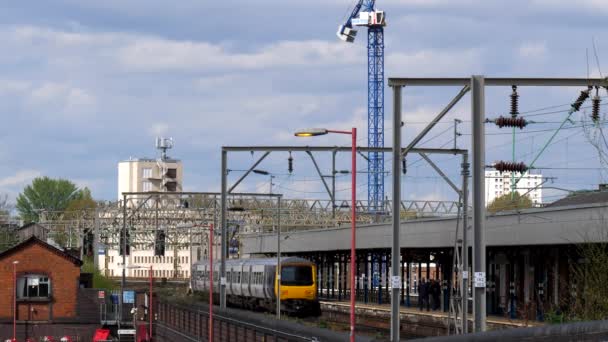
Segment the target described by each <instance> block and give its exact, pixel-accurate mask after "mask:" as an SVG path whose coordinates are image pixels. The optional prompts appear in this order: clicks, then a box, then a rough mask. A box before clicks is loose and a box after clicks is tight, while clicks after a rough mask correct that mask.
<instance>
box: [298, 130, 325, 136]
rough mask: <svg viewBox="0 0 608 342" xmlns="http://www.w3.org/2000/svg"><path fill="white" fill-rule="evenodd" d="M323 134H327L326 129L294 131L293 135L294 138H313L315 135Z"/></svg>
mask: <svg viewBox="0 0 608 342" xmlns="http://www.w3.org/2000/svg"><path fill="white" fill-rule="evenodd" d="M325 134H327V129H325V128H307V129H302V130H299V131H296V132H295V134H294V135H295V136H296V137H315V136H317V135H325Z"/></svg>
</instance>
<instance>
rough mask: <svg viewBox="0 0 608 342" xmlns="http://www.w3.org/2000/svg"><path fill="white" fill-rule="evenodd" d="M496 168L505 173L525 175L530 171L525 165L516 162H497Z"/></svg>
mask: <svg viewBox="0 0 608 342" xmlns="http://www.w3.org/2000/svg"><path fill="white" fill-rule="evenodd" d="M494 168H495V169H496V170H497V171H500V172H505V171H510V172H519V173H524V172H526V171H527V170H528V166H526V164H524V163H514V162H506V161H497V162H495V163H494Z"/></svg>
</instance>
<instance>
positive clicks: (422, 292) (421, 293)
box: [418, 278, 428, 311]
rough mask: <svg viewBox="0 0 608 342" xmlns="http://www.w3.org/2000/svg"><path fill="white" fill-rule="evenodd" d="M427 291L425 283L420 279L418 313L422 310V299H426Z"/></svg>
mask: <svg viewBox="0 0 608 342" xmlns="http://www.w3.org/2000/svg"><path fill="white" fill-rule="evenodd" d="M427 289H428V286H426V281H425V280H424V278H422V279H421V280H420V282H419V283H418V308H419V309H420V311H422V310H423V309H424V299H425V298H428V294H427ZM427 300H428V299H427Z"/></svg>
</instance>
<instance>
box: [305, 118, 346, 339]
mask: <svg viewBox="0 0 608 342" xmlns="http://www.w3.org/2000/svg"><path fill="white" fill-rule="evenodd" d="M328 133H339V134H350V135H351V139H352V141H351V163H352V172H351V223H350V341H351V342H354V341H355V290H354V289H355V258H356V256H355V249H356V246H357V244H356V236H357V234H356V227H357V225H356V221H357V220H356V219H357V210H356V209H357V206H356V203H357V128H355V127H353V128H352V129H351V131H350V132H349V131H336V130H329V129H324V128H311V129H306V130H302V131H298V132H296V133H295V136H296V137H313V136H317V135H325V134H328Z"/></svg>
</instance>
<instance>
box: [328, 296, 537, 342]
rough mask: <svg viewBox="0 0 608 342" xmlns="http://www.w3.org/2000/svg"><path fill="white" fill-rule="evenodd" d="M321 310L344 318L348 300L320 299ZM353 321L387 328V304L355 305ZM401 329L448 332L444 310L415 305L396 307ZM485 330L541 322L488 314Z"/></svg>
mask: <svg viewBox="0 0 608 342" xmlns="http://www.w3.org/2000/svg"><path fill="white" fill-rule="evenodd" d="M320 303H321V311H322V313H323V316H324V317H327V318H330V319H332V320H338V319H342V320H344V319H348V315H347V314H348V313H349V312H350V303H349V302H345V301H323V300H322V301H321V302H320ZM355 308H356V309H355V311H356V317H357V324H358V325H361V326H365V327H367V328H378V329H390V304H382V305H378V304H362V303H357V304H356V305H355ZM399 313H400V319H401V331H402V333H404V334H407V335H408V336H416V337H423V336H424V337H426V336H444V335H447V333H448V323H449V320H448V312H444V311H440V310H437V311H433V310H431V311H426V309H425V310H424V311H421V310H419V309H418V307H404V306H400V307H399ZM468 320H469V331H472V329H473V315H472V313H469V319H468ZM486 324H487V327H488V330H500V329H509V328H521V327H536V326H541V325H544V323H542V322H537V321H531V320H528V321H526V320H521V319H511V318H509V317H502V316H488V317H487V320H486Z"/></svg>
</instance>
